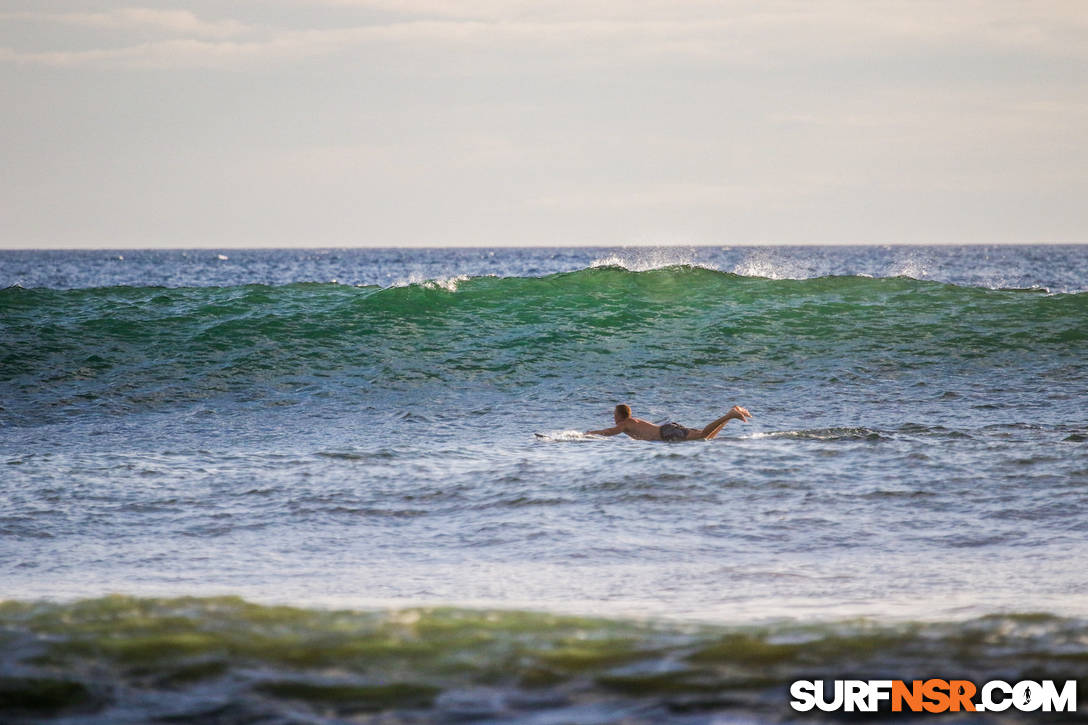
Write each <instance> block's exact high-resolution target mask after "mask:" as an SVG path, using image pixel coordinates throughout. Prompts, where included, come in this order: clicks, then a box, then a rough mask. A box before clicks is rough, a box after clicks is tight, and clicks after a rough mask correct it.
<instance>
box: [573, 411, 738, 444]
mask: <svg viewBox="0 0 1088 725" xmlns="http://www.w3.org/2000/svg"><path fill="white" fill-rule="evenodd" d="M612 416H613V418H615V420H616V425H615V426H613V427H612V428H605V429H603V430H589V431H586V435H593V436H614V435H619V434H620V433H626V434H627V435H628V436H630V437H631V438H634V439H636V440H640V441H668V442H669V443H673V442H675V441H702V440H710V439H711V438H713V437H714V436H716V435H718V433H720V432H721V430H722V428H724V427H725V424H726V423H728V422H729V421H731V420H739V421H742V422H743V421H747V420H748V419H749V418H751V417H752V414H751V413H749V412H748V409H747V408H742V407H740V406H739V405H734V406H733V407H732V408H731V409H730V411H729V412H728V413H726V414H725V415H723V416H722V417H721V418H718V419H717V420H715V421H713V422H711V423H707V425H706V426H705V427H704V428H702V429H700V428H687V427H685V426H682V425H680V424H679V423H665V424H664V425H654V424H653V423H651V422H650V421H648V420H642V419H641V418H636V417H634V416H633V415H631V406H629V405H623V404H620V405H617V406H616V410H615V412H614V413H613V414H612Z"/></svg>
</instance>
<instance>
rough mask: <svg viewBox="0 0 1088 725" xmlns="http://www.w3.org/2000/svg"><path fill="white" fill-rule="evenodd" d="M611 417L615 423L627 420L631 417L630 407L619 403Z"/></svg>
mask: <svg viewBox="0 0 1088 725" xmlns="http://www.w3.org/2000/svg"><path fill="white" fill-rule="evenodd" d="M612 415H613V417H615V419H616V422H617V423H619V422H620V421H621V420H627V419H628V418H630V417H631V406H630V405H624V404H623V403H620V404H619V405H617V406H616V411H615V412H614V413H613V414H612Z"/></svg>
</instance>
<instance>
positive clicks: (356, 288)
mask: <svg viewBox="0 0 1088 725" xmlns="http://www.w3.org/2000/svg"><path fill="white" fill-rule="evenodd" d="M0 287H3V289H0V596H2V597H3V598H4V599H5V600H6V603H4V604H0V719H15V720H26V721H31V722H36V721H39V720H43V719H46V720H48V719H54V720H56V721H57V722H62V721H63V722H146V721H155V720H162V719H173V720H174V721H193V722H343V721H351V722H369V721H374V722H436V721H437V722H447V721H448V722H464V721H473V722H478V721H486V722H512V721H513V722H534V723H536V722H620V721H622V722H662V721H676V722H700V723H702V722H717V721H719V720H718V718H721V717H727V718H732V719H730V720H728V721H730V722H733V721H746V722H747V721H777V720H781V719H789V718H790V717H792V716H793V715H792V714H791V712H790V711H789V710H788V707H787V705H786V703H787V701H788V699H789V698H788V696H787V694H786V690H787V685H788V683H789V682H790V681H792V680H794V679H798V678H800V677H801V676H802V675H804V676H805V677H807V678H810V679H811V677H809V676H810V675H813V674H814V673H815V674H817V675H821V676H825V677H827V678H829V679H836V678H842V677H845V676H848V675H851V674H853V675H856V676H860V677H864V678H876V677H890V678H900V679H910V678H912V677H930V676H948V677H951V676H963V675H971V676H975V677H977V678H981V679H983V680H984V679H992V678H996V677H999V676H1000V677H1001V678H1003V679H1007V680H1010V681H1015V680H1016V679H1018V678H1019V677H1020V676H1021V675H1024V676H1027V675H1034V676H1035V678H1036V679H1038V677H1039V676H1040V673H1043V674H1048V675H1052V676H1053V677H1052V678H1053V679H1059V678H1065V679H1068V678H1074V677H1084V676H1085V674H1086V669H1085V667H1086V664H1085V663H1086V662H1088V625H1086V620H1085V617H1086V616H1088V566H1086V565H1085V562H1088V533H1086V532H1088V449H1086V448H1085V445H1086V442H1088V412H1086V410H1088V405H1086V403H1088V247H1086V246H1019V247H795V248H782V247H763V248H758V247H750V248H745V247H732V248H728V247H727V248H719V247H713V248H708V247H698V248H668V249H604V248H600V249H588V248H556V249H502V248H496V249H448V250H434V249H431V250H364V249H359V250H342V249H329V250H188V251H148V250H119V251H82V252H75V251H52V252H45V251H36V252H29V251H8V252H0ZM621 402H623V403H628V404H629V405H631V407H632V408H633V410H634V413H635V415H637V416H639V417H642V418H646V419H649V420H652V421H654V422H657V423H662V422H666V421H670V420H676V421H679V422H681V423H683V424H685V425H688V426H693V427H701V426H703V425H705V424H706V423H707V422H709V421H711V420H713V419H714V418H716V417H718V416H720V415H722V414H723V413H724V412H725V411H726V410H728V409H729V408H730V407H731V406H732V405H734V404H739V405H743V406H745V407H747V408H749V409H750V410H751V412H752V413H753V415H754V418H753V420H751V421H750V422H748V423H741V422H739V421H732V422H730V423H729V424H728V425H727V426H726V428H725V429H724V430H723V431H722V433H721V435H720V436H718V437H717V438H716V439H714V440H712V441H702V442H692V443H683V444H664V443H645V442H639V441H633V440H630V439H627V438H625V437H615V438H597V437H591V436H585V435H583V433H582V432H583V431H586V430H590V429H599V428H604V427H607V426H609V425H611V412H612V408H613V406H614V405H615V404H616V403H621ZM989 717H991V718H993V719H994V721H1000V719H1001V717H1010V718H1011V717H1012V715H1010V714H1008V713H1006V715H1004V716H1002V715H1000V714H992V715H990V716H989ZM973 721H976V720H972V722H973Z"/></svg>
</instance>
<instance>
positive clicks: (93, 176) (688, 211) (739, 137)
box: [0, 0, 1088, 247]
mask: <svg viewBox="0 0 1088 725" xmlns="http://www.w3.org/2000/svg"><path fill="white" fill-rule="evenodd" d="M138 1H139V0H138ZM0 98H2V103H3V113H2V114H0V161H2V174H0V247H177V246H218V247H222V246H311V245H320V246H398V245H413V246H438V245H446V244H459V245H522V244H533V245H555V244H743V243H791V244H797V243H807V242H813V243H1006V242H1043V241H1051V242H1088V2H1085V1H1084V0H1068V1H1066V2H1055V1H1048V0H1025V1H1023V2H1013V1H1011V0H979V1H977V2H976V1H973V0H971V1H968V0H936V1H932V2H931V1H929V0H826V1H820V0H798V1H796V2H795V1H793V0H764V1H761V2H729V1H721V2H710V1H708V0H634V1H628V2H619V1H615V2H610V1H608V0H556V1H554V2H547V1H546V0H510V1H504V0H464V1H459V0H401V1H395V0H241V1H236V2H230V3H224V2H212V1H211V0H208V1H204V0H192V1H188V0H167V1H165V2H153V1H148V0H145V1H144V2H142V4H141V5H139V6H136V5H133V6H128V5H125V4H123V3H111V2H106V1H104V0H100V1H98V2H92V1H84V0H0Z"/></svg>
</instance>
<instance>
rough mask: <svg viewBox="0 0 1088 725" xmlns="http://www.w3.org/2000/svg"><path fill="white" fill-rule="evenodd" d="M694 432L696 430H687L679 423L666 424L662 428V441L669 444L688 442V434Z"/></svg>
mask: <svg viewBox="0 0 1088 725" xmlns="http://www.w3.org/2000/svg"><path fill="white" fill-rule="evenodd" d="M693 430H695V429H694V428H687V427H685V426H682V425H680V424H679V423H666V424H665V425H663V426H661V440H663V441H665V442H667V443H675V442H677V441H686V440H687V439H688V433H690V432H691V431H693Z"/></svg>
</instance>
